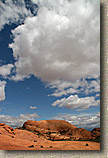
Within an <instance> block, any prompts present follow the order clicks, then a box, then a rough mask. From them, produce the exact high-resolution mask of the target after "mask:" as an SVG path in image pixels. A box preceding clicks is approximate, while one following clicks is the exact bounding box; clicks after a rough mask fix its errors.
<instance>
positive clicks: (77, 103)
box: [52, 95, 99, 110]
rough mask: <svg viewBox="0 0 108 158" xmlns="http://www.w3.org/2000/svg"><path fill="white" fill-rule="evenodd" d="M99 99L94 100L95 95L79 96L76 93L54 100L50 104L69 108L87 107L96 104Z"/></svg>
mask: <svg viewBox="0 0 108 158" xmlns="http://www.w3.org/2000/svg"><path fill="white" fill-rule="evenodd" d="M98 105H99V100H95V97H84V98H80V97H78V95H70V96H69V97H67V98H62V99H60V100H59V99H58V100H56V101H55V102H54V103H53V104H52V106H59V107H66V108H69V109H75V108H79V109H83V110H84V109H88V108H90V107H91V106H98Z"/></svg>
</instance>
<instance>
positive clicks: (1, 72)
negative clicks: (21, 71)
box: [0, 64, 14, 78]
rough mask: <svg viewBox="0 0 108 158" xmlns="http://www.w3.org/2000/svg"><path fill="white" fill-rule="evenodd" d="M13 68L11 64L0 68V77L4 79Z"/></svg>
mask: <svg viewBox="0 0 108 158" xmlns="http://www.w3.org/2000/svg"><path fill="white" fill-rule="evenodd" d="M13 67H14V65H13V64H7V65H2V66H0V75H1V76H3V77H4V78H6V77H7V76H8V75H10V73H11V69H12V68H13Z"/></svg>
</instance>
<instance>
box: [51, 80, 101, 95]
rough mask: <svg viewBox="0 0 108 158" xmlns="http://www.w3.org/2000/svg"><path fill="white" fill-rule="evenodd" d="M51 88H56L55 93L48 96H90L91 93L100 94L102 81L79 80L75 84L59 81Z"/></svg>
mask: <svg viewBox="0 0 108 158" xmlns="http://www.w3.org/2000/svg"><path fill="white" fill-rule="evenodd" d="M48 86H49V87H50V88H54V93H52V94H50V95H48V96H55V97H61V96H62V95H68V94H79V93H84V94H85V95H88V94H90V93H99V92H100V79H99V78H94V79H93V78H92V80H87V79H83V80H77V81H75V82H64V81H57V82H53V83H52V84H49V85H48Z"/></svg>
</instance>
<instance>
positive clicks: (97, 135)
mask: <svg viewBox="0 0 108 158" xmlns="http://www.w3.org/2000/svg"><path fill="white" fill-rule="evenodd" d="M91 133H93V134H94V135H95V137H96V138H100V128H94V129H93V130H92V131H91Z"/></svg>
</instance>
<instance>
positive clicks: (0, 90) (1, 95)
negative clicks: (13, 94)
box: [0, 81, 6, 101]
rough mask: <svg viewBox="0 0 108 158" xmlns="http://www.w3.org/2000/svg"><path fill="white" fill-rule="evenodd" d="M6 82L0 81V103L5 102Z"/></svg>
mask: <svg viewBox="0 0 108 158" xmlns="http://www.w3.org/2000/svg"><path fill="white" fill-rule="evenodd" d="M5 86H6V81H0V101H3V100H5Z"/></svg>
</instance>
